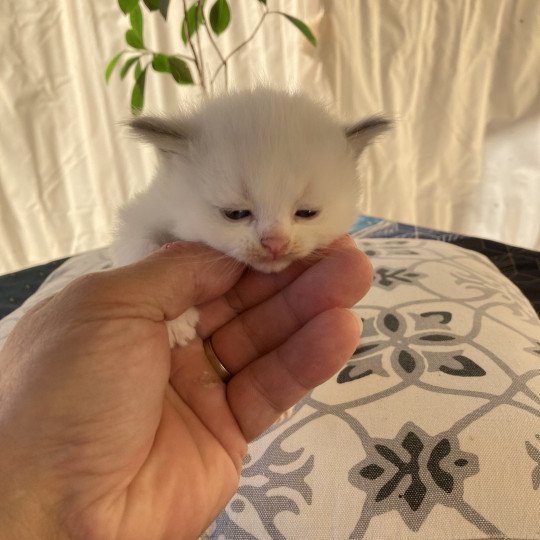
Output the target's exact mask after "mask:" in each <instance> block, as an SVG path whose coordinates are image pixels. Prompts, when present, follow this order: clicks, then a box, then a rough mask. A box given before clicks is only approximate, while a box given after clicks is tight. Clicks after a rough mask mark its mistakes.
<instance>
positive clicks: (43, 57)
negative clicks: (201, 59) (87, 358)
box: [0, 0, 540, 273]
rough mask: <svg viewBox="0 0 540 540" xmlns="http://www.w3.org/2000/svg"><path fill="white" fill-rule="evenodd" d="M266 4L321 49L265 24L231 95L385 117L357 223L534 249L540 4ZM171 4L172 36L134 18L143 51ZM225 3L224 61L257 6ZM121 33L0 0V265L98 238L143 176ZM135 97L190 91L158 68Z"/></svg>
mask: <svg viewBox="0 0 540 540" xmlns="http://www.w3.org/2000/svg"><path fill="white" fill-rule="evenodd" d="M189 3H190V2H189V1H188V4H189ZM267 3H268V6H269V8H270V9H272V10H278V9H279V10H282V11H285V12H287V13H290V14H292V15H295V16H297V17H299V18H301V19H302V20H304V21H305V22H306V23H307V24H308V25H309V26H310V27H311V28H312V30H313V31H314V33H315V34H316V36H317V38H318V41H319V43H318V46H317V47H316V48H314V47H312V46H311V45H310V43H308V41H307V40H306V39H305V38H304V37H303V36H302V35H301V33H300V32H299V31H298V30H297V29H296V28H294V27H293V26H292V25H291V24H290V23H289V22H288V21H286V20H285V19H283V18H282V17H279V16H277V15H274V16H271V17H268V18H267V21H266V22H265V23H264V25H263V26H262V27H261V30H260V32H259V33H258V34H257V35H256V37H255V39H254V40H253V41H252V42H250V43H249V45H247V46H246V47H245V48H244V49H242V51H241V52H240V53H239V54H238V55H237V56H235V57H233V61H232V62H231V66H230V73H229V76H230V80H231V81H232V86H233V87H235V88H242V87H249V86H252V85H253V84H257V83H260V82H266V83H270V84H273V85H276V86H282V87H283V86H284V87H292V88H300V89H302V90H304V91H305V92H307V93H309V94H311V95H312V96H314V97H316V98H320V99H324V100H325V101H326V102H328V103H329V104H330V106H331V107H332V108H333V109H334V110H335V111H336V113H337V114H339V115H340V117H341V118H342V119H343V121H344V122H346V121H353V120H356V119H358V118H360V117H362V116H365V115H369V114H372V113H374V112H385V113H387V114H389V115H391V116H392V117H393V118H394V119H395V120H396V125H395V129H394V131H393V133H392V134H391V135H389V136H387V137H386V138H384V139H383V140H381V141H380V143H378V144H377V145H374V146H372V147H371V148H370V149H369V151H368V153H367V154H366V156H365V159H364V162H363V163H362V164H361V166H360V169H361V174H362V176H363V179H364V196H363V210H364V213H365V214H368V215H375V216H379V217H385V218H388V219H393V220H399V221H403V222H407V223H412V224H418V225H422V226H427V227H433V228H437V229H443V230H450V231H455V232H461V233H466V234H470V235H477V236H482V237H486V238H491V239H495V240H500V241H504V242H507V243H511V244H515V245H521V246H524V247H529V248H536V249H540V217H539V214H540V75H539V74H540V2H538V1H537V0H489V1H487V0H486V1H480V0H476V1H473V0H447V1H445V0H409V1H407V0H339V1H337V0H305V1H301V2H299V1H293V0H268V2H267ZM179 4H180V2H179V0H171V10H170V13H169V21H170V22H169V24H168V25H167V26H165V25H164V24H163V23H162V22H161V20H160V16H159V15H158V14H155V15H154V16H152V17H151V18H148V17H146V20H145V39H146V41H147V43H148V44H149V45H150V46H151V47H152V48H154V49H159V50H163V51H166V52H171V53H172V52H178V51H180V50H181V49H180V47H181V42H180V39H179V32H178V29H179V24H180V13H179V7H178V6H179ZM230 4H231V11H232V20H231V26H230V28H229V29H228V30H227V31H226V32H225V33H224V34H223V35H222V36H221V37H220V38H219V39H218V43H219V45H220V47H222V50H223V51H225V52H227V51H230V50H232V49H233V48H234V47H235V46H236V45H237V44H238V43H240V42H241V41H242V40H243V39H244V37H246V36H247V35H249V33H250V32H251V29H252V28H254V26H255V25H256V23H257V21H258V19H259V17H260V13H261V9H262V7H261V5H260V3H259V2H257V1H256V0H250V1H248V0H230ZM127 28H128V21H127V18H126V17H124V16H123V15H122V14H121V12H120V10H119V9H118V5H117V2H116V0H93V1H92V2H84V1H82V0H41V1H40V2H36V1H35V0H3V1H2V2H0V53H1V57H2V67H3V69H2V76H1V77H0V119H1V120H0V245H1V246H2V248H1V249H2V257H1V260H0V273H4V272H8V271H13V270H16V269H19V268H22V267H26V266H31V265H34V264H38V263H42V262H45V261H49V260H53V259H56V258H59V257H64V256H68V255H72V254H74V253H79V252H83V251H86V250H89V249H93V248H96V247H101V246H104V245H106V244H107V243H108V242H109V240H110V229H111V225H112V222H113V218H114V215H115V211H116V208H117V207H118V205H120V204H122V203H123V202H124V201H125V200H126V199H127V198H128V197H129V196H130V195H132V194H133V193H135V192H136V191H138V190H140V189H141V188H142V187H144V186H145V185H146V183H147V182H148V181H149V180H150V178H151V174H152V169H153V159H154V157H153V154H152V152H151V151H150V150H149V149H146V148H142V147H141V146H139V145H138V144H137V143H136V142H134V141H132V140H130V139H129V138H127V137H126V136H125V133H124V132H123V131H122V129H121V128H120V126H119V124H120V122H121V121H122V120H124V119H125V118H126V117H128V116H129V114H130V113H129V94H130V90H131V83H130V82H127V81H123V82H122V81H120V80H119V78H118V74H117V73H115V74H113V76H112V77H111V81H110V83H109V85H106V84H105V81H104V77H103V72H104V68H105V66H106V64H107V62H108V60H109V59H110V58H111V57H112V56H113V55H114V53H115V52H117V51H119V50H121V49H122V48H124V44H123V35H124V32H125V30H126V29H127ZM209 58H211V55H210V53H209ZM128 79H131V77H129V76H128ZM146 94H147V105H146V110H147V111H149V112H150V111H153V112H156V111H161V112H173V111H174V110H175V108H176V107H177V105H178V103H179V102H180V101H182V100H184V99H194V98H196V97H197V91H196V89H192V88H189V87H185V86H178V85H176V84H175V83H174V82H173V81H172V80H169V78H168V77H166V76H164V75H158V74H155V73H151V74H150V75H149V76H148V78H147V89H146Z"/></svg>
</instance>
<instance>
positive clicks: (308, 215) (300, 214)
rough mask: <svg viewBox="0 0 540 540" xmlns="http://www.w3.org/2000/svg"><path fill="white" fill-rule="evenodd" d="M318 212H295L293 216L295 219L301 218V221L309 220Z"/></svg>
mask: <svg viewBox="0 0 540 540" xmlns="http://www.w3.org/2000/svg"><path fill="white" fill-rule="evenodd" d="M318 213H319V211H318V210H304V209H302V210H297V211H296V213H295V214H294V215H295V216H296V217H299V218H302V219H309V218H314V217H315V216H316V215H318Z"/></svg>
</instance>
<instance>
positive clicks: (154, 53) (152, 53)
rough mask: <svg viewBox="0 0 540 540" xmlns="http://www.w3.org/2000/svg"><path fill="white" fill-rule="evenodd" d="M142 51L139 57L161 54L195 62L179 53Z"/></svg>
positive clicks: (193, 59)
mask: <svg viewBox="0 0 540 540" xmlns="http://www.w3.org/2000/svg"><path fill="white" fill-rule="evenodd" d="M140 50H141V49H133V50H132V51H130V50H128V51H127V52H133V53H136V52H137V51H140ZM142 50H144V52H143V53H142V54H141V55H140V56H147V55H149V54H150V55H152V56H153V55H156V54H161V55H163V56H177V57H178V58H182V59H183V60H189V61H190V62H196V60H195V58H192V57H191V56H187V55H185V54H179V53H175V54H165V53H160V52H156V51H152V50H150V49H142Z"/></svg>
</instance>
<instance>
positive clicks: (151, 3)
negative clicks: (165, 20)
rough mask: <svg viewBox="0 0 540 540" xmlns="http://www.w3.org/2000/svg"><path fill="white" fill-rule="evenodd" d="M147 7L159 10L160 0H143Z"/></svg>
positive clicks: (151, 9)
mask: <svg viewBox="0 0 540 540" xmlns="http://www.w3.org/2000/svg"><path fill="white" fill-rule="evenodd" d="M143 1H144V3H145V4H146V7H147V8H148V9H149V10H150V11H157V10H158V9H159V0H143Z"/></svg>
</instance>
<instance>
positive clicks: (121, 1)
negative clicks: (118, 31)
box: [118, 0, 139, 15]
mask: <svg viewBox="0 0 540 540" xmlns="http://www.w3.org/2000/svg"><path fill="white" fill-rule="evenodd" d="M118 5H119V6H120V9H121V10H122V11H123V12H124V13H125V14H126V15H127V14H128V13H131V10H132V9H133V8H134V7H135V6H138V5H139V0H118Z"/></svg>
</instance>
